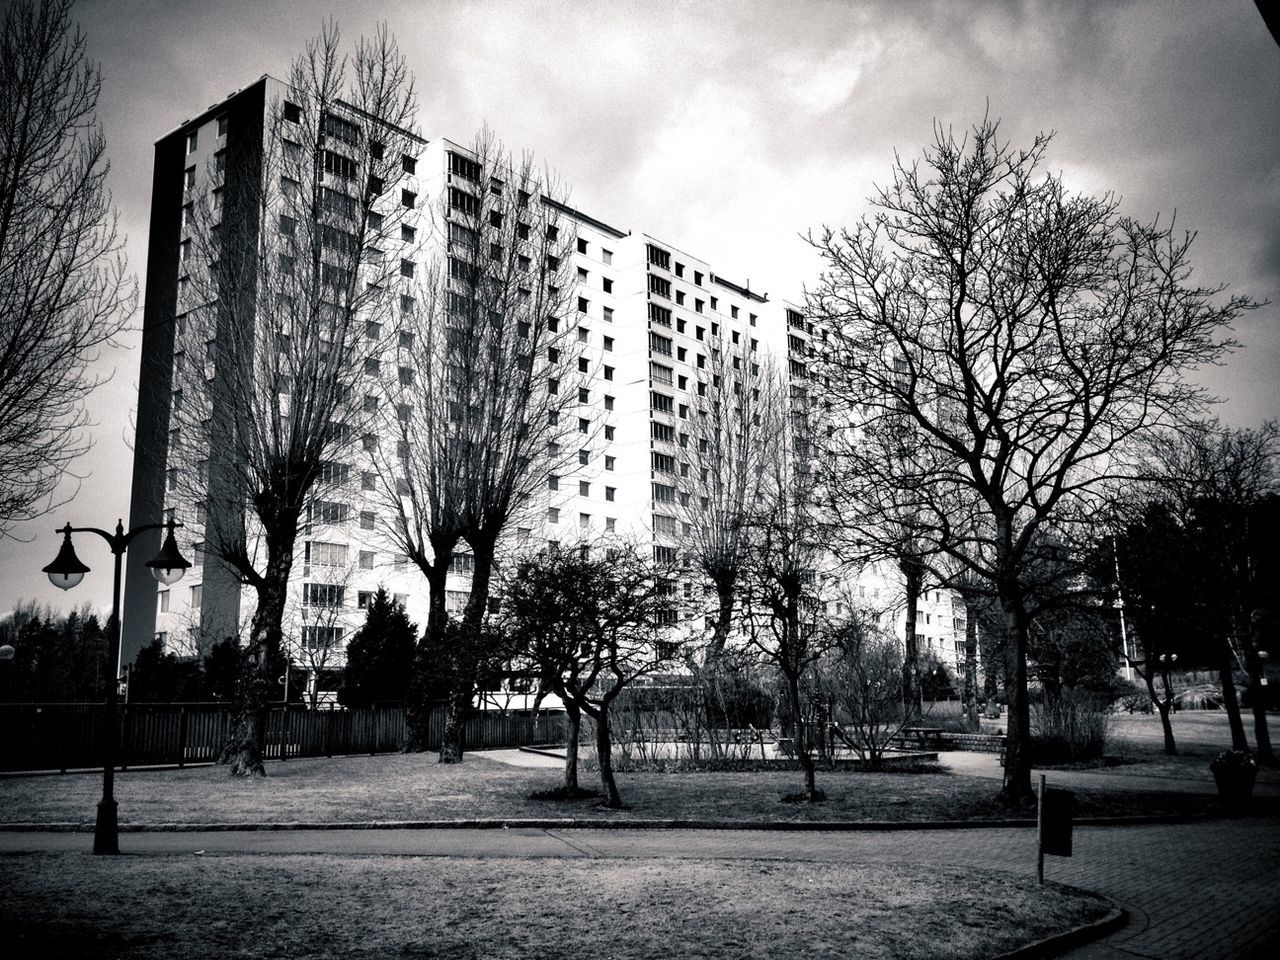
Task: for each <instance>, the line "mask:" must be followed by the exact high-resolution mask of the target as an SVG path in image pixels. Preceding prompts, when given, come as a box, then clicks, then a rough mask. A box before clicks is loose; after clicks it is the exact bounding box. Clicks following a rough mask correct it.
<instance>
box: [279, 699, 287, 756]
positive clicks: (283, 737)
mask: <svg viewBox="0 0 1280 960" xmlns="http://www.w3.org/2000/svg"><path fill="white" fill-rule="evenodd" d="M288 759H289V701H287V700H286V701H285V704H284V716H283V717H281V718H280V760H281V761H282V762H283V761H285V760H288Z"/></svg>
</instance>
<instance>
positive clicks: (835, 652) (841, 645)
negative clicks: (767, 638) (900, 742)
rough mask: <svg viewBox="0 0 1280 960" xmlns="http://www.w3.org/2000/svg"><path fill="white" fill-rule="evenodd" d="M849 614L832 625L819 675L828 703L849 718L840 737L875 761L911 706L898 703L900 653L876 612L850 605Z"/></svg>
mask: <svg viewBox="0 0 1280 960" xmlns="http://www.w3.org/2000/svg"><path fill="white" fill-rule="evenodd" d="M850 609H851V610H852V615H851V616H850V618H849V619H848V620H846V621H845V622H844V623H841V624H838V625H836V626H835V627H834V628H833V629H832V630H831V632H830V633H831V636H830V644H829V649H828V650H827V652H826V655H825V656H824V658H823V661H822V669H821V678H822V681H823V686H824V687H825V688H826V690H827V691H828V695H829V696H830V697H831V699H832V701H833V704H834V705H835V706H836V707H837V708H843V712H844V713H845V714H846V715H847V716H848V718H849V726H850V732H851V734H852V736H850V737H844V736H843V734H842V739H845V740H846V742H847V743H849V744H850V745H851V746H852V748H853V750H854V752H855V753H856V754H857V755H858V757H859V759H861V760H863V761H864V762H865V763H866V764H867V765H868V766H869V767H871V768H873V769H874V768H876V767H879V766H880V764H881V761H882V760H883V758H884V753H885V751H886V750H887V749H889V746H890V744H891V743H892V741H893V738H894V737H896V736H897V735H898V734H899V733H901V732H902V728H903V727H904V726H905V725H906V722H907V720H908V719H910V716H911V714H910V711H904V710H903V709H902V684H901V673H902V671H901V656H900V654H899V651H898V645H897V643H896V642H894V640H893V638H892V636H891V635H887V634H886V633H885V632H884V631H882V630H881V629H880V628H879V626H878V624H877V620H878V617H876V616H875V615H868V614H867V612H866V611H862V610H859V609H857V608H855V607H851V608H850Z"/></svg>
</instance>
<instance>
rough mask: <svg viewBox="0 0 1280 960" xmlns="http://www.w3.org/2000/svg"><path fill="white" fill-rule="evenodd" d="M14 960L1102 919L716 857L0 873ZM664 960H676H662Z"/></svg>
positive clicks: (357, 952)
mask: <svg viewBox="0 0 1280 960" xmlns="http://www.w3.org/2000/svg"><path fill="white" fill-rule="evenodd" d="M0 886H2V887H3V889H5V890H6V891H8V893H7V895H6V897H5V898H4V899H3V900H2V901H0V923H3V925H4V929H5V931H6V937H5V939H6V943H7V944H8V945H9V947H8V949H9V955H11V956H24V957H25V956H38V955H44V956H50V957H53V956H76V957H82V958H86V960H105V958H108V957H119V956H128V957H131V958H140V960H147V958H164V960H196V958H204V957H210V958H214V957H216V958H222V957H232V956H235V957H284V956H287V957H343V958H353V960H364V958H369V960H373V958H378V960H382V958H386V957H415V958H416V957H424V958H425V957H450V958H462V960H482V958H483V960H500V958H501V960H506V958H512V960H515V958H520V960H526V958H534V960H537V958H552V957H555V958H560V957H601V958H604V957H612V958H614V960H641V958H651V957H662V958H667V957H671V956H673V955H678V956H689V957H703V958H708V960H727V958H731V957H732V958H740V957H818V958H826V957H831V958H835V957H839V958H845V957H851V956H857V957H859V958H868V960H887V958H894V960H930V958H942V957H957V956H989V955H991V954H994V953H999V952H1002V951H1006V950H1009V949H1012V948H1015V947H1017V946H1020V945H1022V944H1025V943H1028V942H1030V941H1032V940H1035V939H1038V938H1041V937H1044V936H1047V935H1049V934H1052V933H1055V932H1058V931H1060V930H1063V929H1065V928H1067V927H1071V926H1075V925H1078V924H1081V923H1084V922H1088V921H1091V920H1096V919H1098V918H1100V917H1102V916H1103V915H1105V914H1106V912H1107V911H1108V909H1109V907H1108V904H1107V903H1106V902H1105V901H1102V900H1099V899H1096V898H1093V897H1089V896H1085V895H1078V894H1076V893H1074V892H1068V891H1065V890H1063V889H1061V888H1057V887H1054V886H1052V885H1049V886H1044V887H1040V886H1037V885H1036V884H1035V883H1034V882H1033V881H1031V880H1029V879H1023V878H1019V877H1014V876H1011V875H1008V874H1000V873H992V872H990V871H983V872H982V873H981V875H980V876H979V875H977V874H975V872H974V871H971V870H961V869H955V868H939V867H929V868H923V867H901V866H880V865H876V866H856V865H848V864H826V863H821V864H820V863H804V862H801V863H791V862H779V861H761V860H744V861H714V860H644V861H636V860H581V861H579V860H574V861H564V860H529V859H515V858H511V859H492V860H462V859H453V858H421V857H384V856H369V857H333V856H324V857H320V856H279V857H250V856H204V857H199V858H193V857H149V858H144V857H121V858H95V857H91V856H87V855H82V854H61V855H41V856H22V857H18V856H15V857H5V858H0ZM673 951H674V953H673Z"/></svg>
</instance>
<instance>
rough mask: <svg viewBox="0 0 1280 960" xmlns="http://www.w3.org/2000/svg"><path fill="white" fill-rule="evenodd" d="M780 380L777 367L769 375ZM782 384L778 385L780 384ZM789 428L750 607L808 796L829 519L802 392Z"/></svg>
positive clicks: (768, 503)
mask: <svg viewBox="0 0 1280 960" xmlns="http://www.w3.org/2000/svg"><path fill="white" fill-rule="evenodd" d="M766 376H767V377H769V378H774V379H778V380H781V376H782V375H781V373H780V372H778V371H777V369H776V367H774V368H771V369H770V370H769V372H768V373H767V374H766ZM775 389H776V388H775ZM781 416H782V417H783V427H782V430H781V431H780V433H779V434H778V435H777V437H776V442H775V443H774V445H773V447H772V449H771V450H770V451H769V453H768V458H767V460H766V463H765V466H764V470H763V473H762V483H761V498H760V501H759V502H758V503H757V505H756V508H755V509H754V510H753V512H752V517H751V538H750V552H749V565H748V571H747V578H746V580H747V590H746V597H745V599H746V604H745V607H746V610H747V612H748V623H749V631H750V637H751V642H752V644H753V646H754V647H755V648H756V649H757V650H758V651H759V652H760V654H761V656H762V657H763V658H764V659H765V660H766V661H767V662H769V663H770V664H772V665H773V666H776V667H777V668H778V670H779V671H780V672H781V674H782V678H783V681H784V684H785V686H786V695H787V702H788V706H789V712H790V714H791V720H792V743H793V745H794V749H795V753H796V756H797V758H798V759H799V761H800V765H801V768H802V769H803V771H804V792H803V794H802V796H803V797H804V798H805V799H806V800H809V801H816V800H821V799H823V794H822V792H821V791H820V790H818V788H817V784H816V768H815V764H814V757H813V748H814V746H815V745H814V744H813V743H812V742H810V740H811V738H810V736H809V725H807V724H806V723H805V721H804V717H805V714H806V713H807V710H806V706H807V704H806V703H805V701H804V697H803V694H802V690H801V686H802V682H803V680H804V677H805V675H806V673H807V672H809V671H810V670H811V668H812V667H813V665H814V664H815V663H816V662H817V660H818V658H819V657H820V656H821V654H822V652H823V649H824V636H825V631H824V630H823V629H822V614H823V602H822V596H821V591H822V585H823V582H824V577H823V576H822V574H823V573H824V572H825V571H824V570H823V569H822V567H823V564H824V563H825V562H826V561H827V559H828V557H827V554H826V551H825V550H824V547H823V544H824V542H825V534H826V530H827V526H828V525H827V523H826V522H825V520H824V517H823V511H822V510H821V508H820V495H819V489H818V488H819V486H820V483H821V477H820V475H819V470H818V465H819V464H820V462H821V459H820V451H819V450H818V448H817V445H816V443H815V441H814V429H815V425H816V423H815V421H816V416H815V414H814V413H813V412H812V411H810V410H809V409H808V407H807V401H805V400H804V399H803V398H797V399H795V400H792V401H788V403H787V406H786V407H784V408H782V414H781Z"/></svg>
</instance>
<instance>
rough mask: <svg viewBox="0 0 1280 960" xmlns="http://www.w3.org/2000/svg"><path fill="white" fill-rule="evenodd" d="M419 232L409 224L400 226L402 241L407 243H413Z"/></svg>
mask: <svg viewBox="0 0 1280 960" xmlns="http://www.w3.org/2000/svg"><path fill="white" fill-rule="evenodd" d="M417 233H418V231H417V230H415V229H414V228H413V227H411V226H409V225H408V224H407V223H402V224H400V239H401V240H403V241H404V242H405V243H413V238H414V237H415V236H417Z"/></svg>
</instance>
